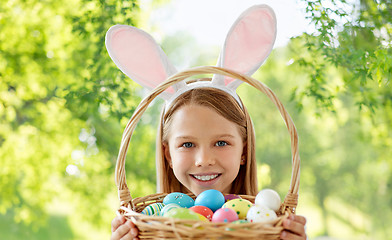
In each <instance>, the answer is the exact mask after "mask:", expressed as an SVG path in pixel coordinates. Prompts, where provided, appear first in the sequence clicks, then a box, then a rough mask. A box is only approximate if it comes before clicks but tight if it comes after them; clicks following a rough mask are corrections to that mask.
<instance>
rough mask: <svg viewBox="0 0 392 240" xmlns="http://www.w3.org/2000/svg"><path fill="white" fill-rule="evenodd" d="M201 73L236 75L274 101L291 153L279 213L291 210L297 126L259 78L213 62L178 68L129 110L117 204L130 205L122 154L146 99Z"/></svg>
mask: <svg viewBox="0 0 392 240" xmlns="http://www.w3.org/2000/svg"><path fill="white" fill-rule="evenodd" d="M201 74H219V75H223V76H228V77H231V78H233V79H239V80H241V81H243V82H246V83H248V84H249V85H251V86H253V87H255V88H256V89H258V90H259V91H261V92H262V93H264V94H265V95H267V97H268V98H269V99H270V100H271V101H272V102H273V103H274V104H275V106H276V107H277V108H278V110H279V112H280V114H281V116H282V118H283V120H284V122H285V124H286V127H287V129H288V132H289V134H290V142H291V155H292V173H291V183H290V188H289V191H288V193H287V195H286V197H285V199H284V202H283V204H282V206H281V209H280V211H281V213H282V214H284V213H285V212H287V211H288V212H290V213H295V209H296V207H297V201H298V191H299V174H300V157H299V151H298V134H297V129H296V128H295V125H294V123H293V120H292V119H291V117H290V115H289V114H288V112H287V111H286V109H285V108H284V106H283V104H282V103H281V101H280V100H279V99H278V97H277V96H276V95H275V93H274V92H273V91H272V90H271V89H270V88H269V87H267V86H266V85H265V84H263V83H262V82H260V81H258V80H255V79H253V78H251V77H249V76H246V75H243V74H240V73H237V72H234V71H231V70H229V69H225V68H220V67H213V66H204V67H196V68H192V69H188V70H185V71H182V72H179V73H177V74H175V75H173V76H171V77H170V78H168V79H167V80H166V81H165V82H163V83H161V84H160V85H159V86H157V87H156V88H155V89H154V90H153V91H152V92H151V93H150V94H149V95H148V96H147V97H145V98H144V99H143V100H142V101H141V102H140V104H139V106H138V107H137V108H136V110H135V112H134V113H133V115H132V117H131V119H130V120H129V122H128V124H127V126H126V128H125V130H124V133H123V136H122V140H121V145H120V150H119V154H118V157H117V164H116V170H115V182H116V185H117V188H118V195H119V200H120V205H121V206H124V207H128V208H129V207H130V208H132V209H134V206H133V203H132V197H131V193H130V191H129V189H128V186H127V183H126V174H125V158H126V154H127V150H128V147H129V142H130V140H131V136H132V134H133V131H134V130H135V128H136V125H137V123H138V121H139V120H140V118H141V116H142V115H143V113H144V112H145V111H146V109H147V107H148V106H149V105H150V103H151V102H152V101H153V100H154V99H155V98H156V97H157V96H158V95H159V94H161V93H162V92H164V91H165V90H166V89H167V88H168V87H170V86H172V85H173V84H175V83H178V82H181V81H183V80H184V79H186V78H189V77H191V76H194V75H201Z"/></svg>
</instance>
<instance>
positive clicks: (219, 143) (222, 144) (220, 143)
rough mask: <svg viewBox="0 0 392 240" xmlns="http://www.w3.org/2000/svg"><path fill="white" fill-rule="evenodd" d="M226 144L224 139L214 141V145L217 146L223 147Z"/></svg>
mask: <svg viewBox="0 0 392 240" xmlns="http://www.w3.org/2000/svg"><path fill="white" fill-rule="evenodd" d="M226 145H227V142H225V141H218V142H216V143H215V146H217V147H223V146H226Z"/></svg>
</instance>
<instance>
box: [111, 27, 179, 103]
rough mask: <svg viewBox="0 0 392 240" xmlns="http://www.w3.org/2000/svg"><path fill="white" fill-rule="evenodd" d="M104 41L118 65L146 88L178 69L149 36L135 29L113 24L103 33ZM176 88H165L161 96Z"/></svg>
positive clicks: (170, 93)
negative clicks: (104, 35)
mask: <svg viewBox="0 0 392 240" xmlns="http://www.w3.org/2000/svg"><path fill="white" fill-rule="evenodd" d="M105 44H106V48H107V50H108V52H109V56H110V57H111V58H112V60H113V61H114V63H115V64H116V65H117V67H118V68H119V69H120V70H121V71H122V72H123V73H125V74H126V75H127V76H128V77H130V78H131V79H132V80H134V81H135V82H137V83H138V84H140V85H141V86H143V87H146V88H147V89H149V90H152V89H154V88H155V87H156V86H158V85H159V84H160V83H162V82H163V81H165V80H166V79H167V78H168V77H169V76H171V75H173V74H174V73H176V72H177V71H176V69H175V68H174V66H173V65H172V64H171V63H170V62H169V60H168V58H167V56H166V54H165V53H164V52H163V50H162V49H161V47H160V46H159V45H158V44H157V43H156V42H155V40H154V39H153V38H152V36H151V35H149V34H148V33H146V32H144V31H142V30H140V29H138V28H135V27H132V26H126V25H115V26H112V27H111V28H110V29H109V30H108V32H107V33H106V39H105ZM175 89H176V86H173V88H168V89H167V90H166V91H165V92H164V93H162V95H161V96H162V97H163V98H164V99H169V98H170V96H171V95H172V94H173V93H174V92H175Z"/></svg>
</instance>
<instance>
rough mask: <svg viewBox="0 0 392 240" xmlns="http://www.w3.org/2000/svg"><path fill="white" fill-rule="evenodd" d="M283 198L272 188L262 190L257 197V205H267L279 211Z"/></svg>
mask: <svg viewBox="0 0 392 240" xmlns="http://www.w3.org/2000/svg"><path fill="white" fill-rule="evenodd" d="M280 204H281V200H280V196H279V194H278V193H277V192H276V191H274V190H272V189H263V190H261V191H260V192H259V193H258V194H257V196H256V199H255V205H262V206H266V207H267V208H269V209H272V210H274V211H275V212H277V211H278V210H279V208H280Z"/></svg>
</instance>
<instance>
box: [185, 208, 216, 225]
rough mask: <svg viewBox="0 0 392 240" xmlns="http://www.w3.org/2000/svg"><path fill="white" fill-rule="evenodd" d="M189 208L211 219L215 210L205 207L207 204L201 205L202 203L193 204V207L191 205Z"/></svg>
mask: <svg viewBox="0 0 392 240" xmlns="http://www.w3.org/2000/svg"><path fill="white" fill-rule="evenodd" d="M189 209H190V210H192V211H194V212H195V213H198V214H201V215H203V216H204V217H206V218H207V219H208V220H209V221H211V219H212V215H213V214H214V212H213V211H212V210H211V209H209V208H208V207H205V206H201V205H199V206H193V207H190V208H189Z"/></svg>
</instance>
